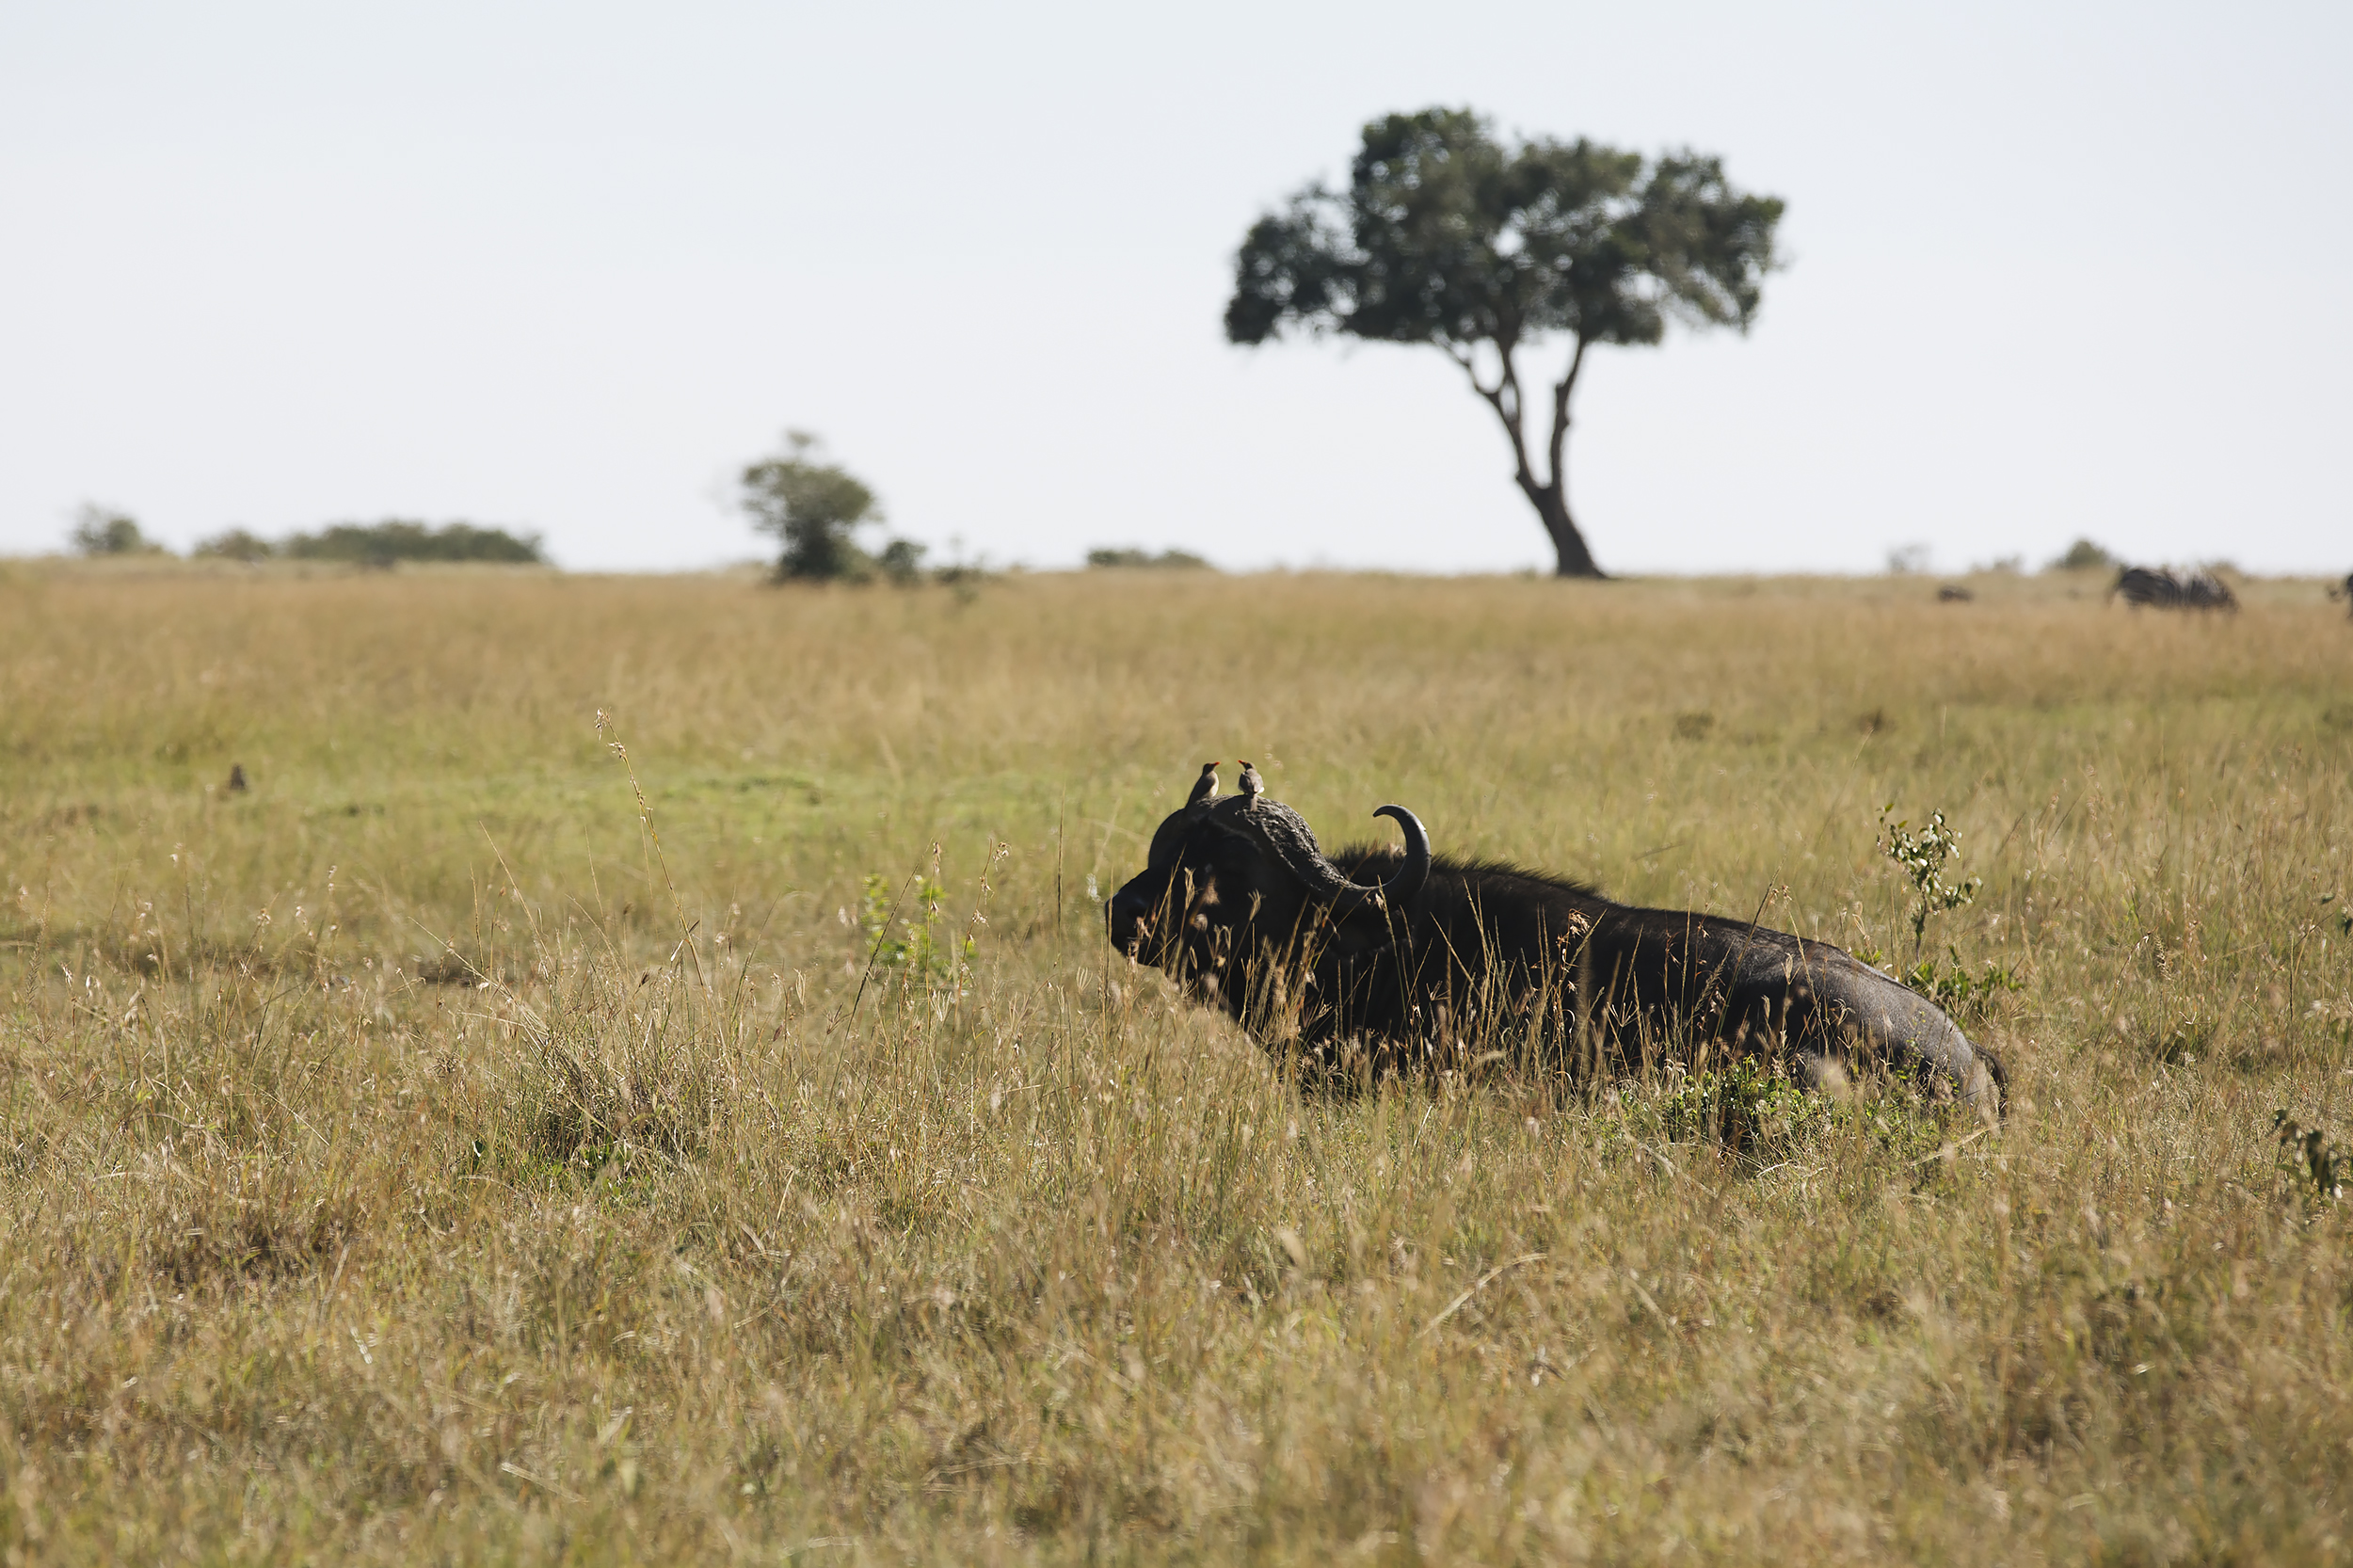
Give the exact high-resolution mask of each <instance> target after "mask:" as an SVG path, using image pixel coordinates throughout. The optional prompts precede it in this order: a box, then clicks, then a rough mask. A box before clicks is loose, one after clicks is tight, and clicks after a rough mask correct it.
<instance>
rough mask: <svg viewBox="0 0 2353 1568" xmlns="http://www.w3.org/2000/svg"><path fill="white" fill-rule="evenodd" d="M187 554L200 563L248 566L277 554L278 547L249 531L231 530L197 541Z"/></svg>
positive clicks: (241, 529)
mask: <svg viewBox="0 0 2353 1568" xmlns="http://www.w3.org/2000/svg"><path fill="white" fill-rule="evenodd" d="M188 553H189V554H190V555H192V556H194V557H195V558H196V559H197V560H200V561H207V560H210V561H243V562H245V563H246V564H248V566H249V565H251V564H252V563H253V562H256V561H266V560H268V559H269V558H270V557H271V556H273V555H275V554H277V553H278V547H277V546H276V545H274V544H272V543H270V542H269V541H268V540H267V539H265V538H263V537H262V536H260V535H258V534H255V533H252V532H250V531H249V530H247V529H243V528H232V529H229V530H227V531H225V532H223V533H219V534H216V535H214V536H212V537H211V538H209V539H200V540H198V541H197V545H196V548H195V549H194V550H192V551H190V552H188Z"/></svg>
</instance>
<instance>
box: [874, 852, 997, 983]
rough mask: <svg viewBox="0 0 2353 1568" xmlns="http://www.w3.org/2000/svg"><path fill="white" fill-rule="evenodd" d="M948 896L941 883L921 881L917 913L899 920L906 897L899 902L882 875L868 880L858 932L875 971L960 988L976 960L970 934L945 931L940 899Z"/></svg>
mask: <svg viewBox="0 0 2353 1568" xmlns="http://www.w3.org/2000/svg"><path fill="white" fill-rule="evenodd" d="M946 896H947V893H946V890H945V889H943V888H941V887H940V885H939V883H938V881H937V879H936V878H935V877H930V876H924V877H919V878H917V879H916V885H915V888H914V889H913V897H914V900H915V909H914V912H913V913H911V914H909V915H907V916H906V917H905V918H904V919H897V918H896V917H897V913H898V909H899V906H900V904H901V903H902V902H904V900H903V899H894V898H892V897H891V893H890V884H889V883H888V882H887V881H885V880H884V879H883V878H881V877H879V876H869V877H868V878H867V879H866V885H865V890H864V893H863V894H862V896H861V897H860V899H859V901H858V921H857V923H858V929H859V930H860V931H861V932H863V933H865V936H866V950H867V961H868V963H870V964H871V965H872V967H873V968H877V969H882V970H886V971H888V972H890V973H894V974H897V975H898V976H900V977H901V978H902V979H903V980H905V981H909V982H913V983H915V984H921V985H926V986H930V985H944V986H950V987H952V986H954V985H956V984H958V982H959V980H960V978H961V976H962V973H963V970H964V968H965V967H966V966H967V965H968V964H969V963H970V962H971V959H972V954H973V951H974V949H973V940H972V936H971V935H970V933H967V934H966V935H965V936H963V937H962V938H958V937H957V936H956V935H955V933H954V932H953V931H952V930H951V929H947V928H946V911H945V910H943V909H942V908H941V907H940V900H941V899H943V898H945V897H946Z"/></svg>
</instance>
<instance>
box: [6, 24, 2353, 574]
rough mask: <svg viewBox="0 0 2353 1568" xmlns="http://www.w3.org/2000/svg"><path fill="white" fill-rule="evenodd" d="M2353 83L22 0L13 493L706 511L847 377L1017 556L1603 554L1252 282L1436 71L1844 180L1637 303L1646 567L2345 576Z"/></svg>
mask: <svg viewBox="0 0 2353 1568" xmlns="http://www.w3.org/2000/svg"><path fill="white" fill-rule="evenodd" d="M2348 83H2353V7H2348V6H2345V5H2344V4H2342V0H2339V3H2337V4H2308V5H2285V4H2281V5H2260V4H2258V5H2240V6H2231V7H2223V6H2213V5H2205V6H2185V5H2169V4H2149V3H2137V4H2130V5H2102V6H2092V5H2082V6H2065V5H2051V4H2031V5H2026V4H2017V5H2009V4H1972V5H1968V6H1952V7H1944V8H1930V7H1918V6H1910V7H1906V6H1888V5H1883V4H1881V5H1859V4H1858V5H1836V4H1802V3H1794V0H1793V3H1789V4H1784V5H1781V6H1774V7H1760V6H1755V5H1729V4H1724V5H1718V4H1690V5H1678V6H1673V7H1657V8H1646V7H1629V6H1624V5H1619V6H1613V7H1607V8H1605V7H1598V6H1580V5H1560V4H1546V5H1526V6H1486V7H1481V6H1469V5H1456V6H1446V7H1438V6H1431V5H1428V4H1417V5H1396V4H1385V3H1371V4H1358V5H1351V6H1347V7H1338V6H1332V7H1321V8H1315V7H1304V6H1301V7H1283V6H1269V5H1265V4H1253V5H1231V4H1213V5H1195V6H1192V7H1185V8H1177V9H1175V10H1172V11H1167V12H1156V13H1154V15H1153V17H1152V18H1150V19H1146V18H1144V15H1143V13H1142V12H1128V11H1126V10H1125V9H1124V8H1112V7H1103V6H1085V7H1078V6H1072V7H1059V8H1057V7H1044V6H1019V7H1010V8H983V7H973V6H968V5H955V6H949V5H932V4H909V5H898V6H864V7H852V6H842V5H828V6H822V7H820V6H792V5H767V6H760V5H723V4H694V3H681V4H673V5H668V6H664V7H637V6H632V7H621V6H614V5H605V4H567V5H552V4H551V5H543V6H523V5H514V4H504V3H500V0H469V3H468V4H464V5H452V4H442V3H438V0H412V3H405V4H402V5H398V6H392V5H331V6H322V5H317V4H302V5H296V4H284V5H264V4H246V3H240V0H224V3H219V4H214V5H209V6H201V7H200V6H190V5H186V4H153V5H131V4H113V3H109V0H88V3H77V4H72V5H58V4H37V3H32V0H0V234H5V244H0V299H4V300H5V305H0V552H11V553H31V552H41V551H47V550H52V549H56V548H57V547H58V546H59V544H60V542H61V541H62V539H63V537H64V536H65V533H66V531H67V529H68V527H69V526H70V520H71V514H72V511H73V509H74V507H75V506H76V505H77V504H80V503H82V502H84V501H86V500H87V501H96V502H99V503H102V504H107V505H111V506H119V507H121V508H123V509H125V510H127V511H129V512H130V513H132V514H133V515H134V516H135V517H136V518H137V519H138V520H139V521H140V523H141V524H142V525H143V526H144V527H145V528H146V529H147V530H148V532H149V533H150V534H151V535H153V536H159V537H161V538H163V539H165V540H166V541H168V542H169V543H171V544H173V545H175V546H178V547H181V548H184V547H186V546H187V545H189V544H191V543H192V542H194V541H195V540H196V539H197V538H199V537H200V536H205V535H208V534H212V533H216V532H217V531H219V530H221V529H223V528H226V527H229V526H232V525H242V526H245V527H248V528H251V529H253V530H255V531H257V532H260V533H263V534H265V535H275V534H282V533H286V532H290V531H292V530H295V529H299V528H312V527H317V526H319V525H321V524H323V523H326V522H329V521H335V520H376V519H378V518H384V517H405V518H421V519H424V520H434V521H440V520H452V519H465V520H472V521H475V522H481V523H488V524H498V525H504V526H509V527H514V528H519V529H536V530H539V531H541V532H543V533H544V534H545V535H546V536H547V539H548V542H549V544H550V547H551V549H552V552H553V554H554V556H555V557H556V559H557V560H558V561H560V562H561V563H562V564H564V565H566V566H568V567H572V568H629V569H635V568H656V569H668V568H696V567H705V566H710V565H713V564H716V563H720V562H725V561H728V560H734V559H742V558H747V557H749V556H752V555H754V554H758V553H762V552H764V551H765V549H766V548H767V547H766V546H765V545H764V544H763V542H762V541H761V540H760V539H759V538H758V537H757V536H754V535H752V534H751V533H750V532H749V531H748V530H747V528H746V527H745V525H744V521H743V520H742V519H741V517H740V515H738V514H736V513H735V512H734V511H733V510H732V508H731V506H730V505H729V504H728V502H729V496H730V494H731V482H732V478H733V475H734V474H735V472H737V471H738V470H740V469H741V467H742V466H743V465H744V463H745V462H747V461H749V460H752V459H754V458H756V457H759V456H763V455H765V454H766V453H768V452H770V451H772V450H774V449H775V448H776V446H777V445H778V443H779V438H780V434H781V432H782V431H783V430H784V429H785V428H786V427H787V426H789V425H790V426H801V427H806V428H808V429H812V430H816V431H819V432H822V433H823V434H824V436H825V437H826V438H827V439H828V440H829V442H830V445H831V448H832V451H833V453H834V455H835V456H837V457H838V458H839V459H840V460H841V461H842V462H844V463H845V464H846V465H848V466H849V467H850V468H851V469H852V470H853V471H854V472H856V473H858V474H859V475H861V476H862V477H864V478H865V479H866V480H867V481H868V482H869V483H871V484H872V486H873V487H874V488H875V489H876V490H877V491H878V492H879V493H880V494H881V495H882V497H883V498H884V501H885V504H886V505H887V507H888V511H889V514H890V519H891V521H892V523H893V525H894V531H896V532H900V533H904V534H907V535H910V536H914V537H917V538H920V539H922V540H925V541H927V542H930V543H931V544H933V545H935V546H936V547H942V548H944V547H946V546H947V544H948V543H949V541H950V540H951V538H952V537H953V538H961V540H962V541H963V547H964V550H965V551H966V552H967V553H968V554H982V555H984V556H985V557H986V558H988V559H989V560H991V561H994V562H997V563H1000V564H1001V563H1008V562H1014V561H1020V562H1025V563H1028V564H1030V565H1032V566H1036V567H1056V566H1068V565H1074V564H1076V563H1077V561H1078V560H1079V559H1080V556H1081V554H1082V553H1083V552H1084V551H1085V550H1086V549H1087V548H1088V547H1089V546H1093V545H1109V544H1137V545H1144V546H1146V547H1149V548H1154V549H1158V548H1161V547H1165V546H1169V545H1177V546H1182V547H1185V548H1189V549H1192V550H1194V551H1197V552H1201V553H1204V554H1207V555H1208V556H1209V557H1210V558H1211V559H1213V560H1214V561H1216V562H1217V563H1219V564H1220V565H1223V566H1226V567H1231V568H1254V567H1265V566H1272V565H1289V566H1293V567H1305V566H1332V567H1347V568H1404V569H1410V570H1417V571H1488V570H1509V569H1515V568H1521V567H1527V566H1538V567H1543V568H1547V569H1548V568H1549V566H1550V564H1551V552H1550V549H1549V546H1548V545H1547V543H1546V541H1545V537H1544V535H1543V532H1542V530H1541V529H1540V528H1539V527H1538V525H1537V522H1536V519H1535V515H1534V513H1533V512H1532V511H1530V510H1529V508H1528V506H1527V504H1526V503H1525V502H1524V501H1522V500H1521V498H1520V496H1519V494H1518V492H1517V491H1516V490H1515V489H1514V488H1513V486H1512V484H1511V481H1510V467H1509V461H1508V457H1507V453H1506V448H1505V445H1504V441H1503V438H1502V436H1501V434H1500V432H1499V430H1498V429H1497V427H1496V424H1495V422H1494V417H1493V415H1492V414H1491V413H1490V412H1489V411H1488V410H1487V408H1485V407H1484V406H1483V405H1481V404H1480V403H1479V402H1477V401H1476V400H1475V399H1474V398H1473V396H1472V395H1471V393H1470V392H1469V391H1468V390H1467V388H1466V387H1465V384H1464V382H1463V379H1462V376H1461V373H1460V372H1459V371H1458V370H1457V369H1455V367H1454V366H1452V365H1451V364H1449V362H1448V361H1447V360H1445V359H1444V358H1442V357H1441V356H1440V355H1439V354H1437V353H1436V352H1435V351H1433V350H1431V349H1428V348H1404V347H1369V346H1356V347H1353V348H1349V347H1344V346H1342V345H1340V344H1333V343H1326V344H1314V343H1286V344H1273V345H1270V346H1268V347H1264V348H1260V349H1257V350H1245V349H1239V348H1234V347H1230V346H1228V345H1227V344H1225V341H1224V337H1223V334H1222V331H1221V328H1220V315H1221V312H1223V310H1224V308H1225V300H1226V297H1227V295H1228V293H1229V290H1230V282H1231V276H1230V268H1231V264H1232V256H1233V251H1234V248H1235V247H1236V246H1237V244H1238V243H1239V242H1240V240H1241V235H1242V232H1243V231H1244V230H1245V229H1246V228H1247V227H1248V225H1249V224H1250V223H1251V221H1252V220H1253V219H1254V218H1256V217H1257V216H1258V215H1259V214H1260V213H1261V212H1262V211H1264V210H1266V209H1267V208H1268V207H1270V206H1272V205H1273V204H1274V203H1276V202H1277V201H1279V200H1281V199H1282V198H1283V197H1284V196H1285V195H1286V194H1287V193H1289V191H1291V190H1292V189H1294V188H1295V187H1297V186H1298V185H1300V184H1303V183H1304V182H1305V181H1306V180H1308V179H1310V178H1314V177H1318V176H1323V177H1340V176H1344V174H1345V172H1346V168H1347V164H1348V159H1349V156H1350V154H1351V152H1353V149H1354V147H1355V145H1356V140H1357V136H1358V132H1359V130H1360V128H1361V126H1362V125H1363V123H1364V121H1366V120H1369V119H1370V118H1372V117H1374V116H1376V115H1379V114H1382V113H1385V112H1386V111H1389V110H1392V109H1411V108H1418V107H1422V106H1425V105H1428V104H1449V105H1454V104H1467V105H1469V106H1472V107H1475V108H1477V109H1480V110H1481V111H1483V112H1485V113H1487V114H1490V115H1492V116H1493V117H1494V118H1495V120H1497V124H1498V126H1499V127H1500V128H1501V129H1504V130H1506V131H1516V132H1522V133H1528V134H1540V135H1550V136H1562V137H1568V136H1578V135H1585V136H1593V137H1595V138H1597V139H1600V140H1604V141H1609V142H1613V143H1617V144H1620V145H1623V146H1626V147H1631V148H1636V149H1640V150H1642V151H1645V152H1657V151H1658V150H1659V149H1660V148H1662V147H1667V146H1683V145H1689V146H1691V147H1695V148H1697V149H1699V150H1701V151H1704V152H1716V153H1720V154H1721V155H1722V156H1723V157H1724V159H1725V160H1726V165H1727V168H1728V170H1729V172H1730V174H1731V176H1732V178H1733V180H1734V181H1735V182H1736V183H1737V184H1739V185H1741V186H1743V187H1744V188H1747V189H1751V190H1756V191H1763V192H1767V193H1770V194H1774V195H1778V196H1781V197H1783V198H1785V200H1787V201H1788V203H1789V208H1788V216H1787V217H1786V218H1785V222H1784V226H1783V231H1782V233H1783V239H1784V241H1785V247H1786V249H1787V252H1788V254H1789V258H1790V264H1789V266H1788V269H1787V270H1786V271H1785V272H1783V273H1781V274H1779V275H1777V276H1776V277H1774V278H1773V279H1772V280H1769V283H1768V285H1767V289H1766V297H1765V307H1764V311H1763V313H1762V316H1761V318H1760V320H1759V322H1758V324H1757V326H1756V328H1755V329H1754V330H1753V332H1752V333H1751V334H1750V335H1748V336H1747V337H1746V338H1742V337H1739V336H1737V335H1726V334H1717V335H1711V336H1708V337H1705V338H1702V337H1694V336H1692V335H1690V334H1688V333H1682V332H1674V333H1671V334H1670V337H1669V340H1668V342H1667V344H1666V345H1665V346H1664V347H1662V348H1654V349H1612V350H1605V351H1601V352H1599V353H1597V354H1596V355H1595V356H1594V358H1593V360H1591V361H1590V362H1589V365H1588V369H1587V373H1586V376H1585V378H1584V384H1583V386H1582V389H1581V391H1580V392H1579V396H1578V404H1577V416H1578V418H1577V429H1576V433H1575V436H1574V437H1573V439H1572V443H1571V457H1570V491H1571V499H1572V504H1574V505H1575V506H1576V507H1577V511H1578V514H1579V518H1580V520H1581V521H1582V522H1583V524H1584V525H1585V529H1586V534H1587V536H1588V538H1589V539H1590V541H1591V543H1592V545H1593V552H1594V553H1595V555H1596V556H1597V557H1598V558H1599V560H1600V561H1601V563H1602V565H1603V566H1604V567H1605V568H1609V569H1613V570H1620V571H1643V572H1654V571H1707V570H1732V569H1766V570H1837V571H1872V570H1878V569H1881V568H1882V567H1883V565H1884V563H1885V561H1886V557H1887V553H1888V552H1889V551H1890V550H1891V549H1893V548H1896V547H1899V546H1904V545H1910V544H1914V543H1920V544H1926V545H1927V546H1929V550H1930V552H1931V553H1930V559H1931V561H1932V563H1933V565H1934V566H1935V567H1936V568H1939V569H1944V570H1956V569H1960V568H1965V567H1967V566H1969V565H1970V564H1972V563H1974V562H1980V561H1990V560H1993V559H1995V558H1998V557H2001V556H2006V555H2011V554H2019V555H2024V556H2025V557H2026V558H2027V560H2028V562H2029V564H2039V563H2040V562H2041V561H2042V560H2043V559H2045V558H2047V557H2048V556H2050V555H2052V554H2055V553H2057V552H2058V551H2059V550H2061V549H2062V548H2063V547H2064V546H2065V545H2066V544H2067V542H2068V541H2069V540H2070V539H2071V538H2073V537H2074V536H2077V535H2079V534H2088V535H2089V536H2092V537H2093V538H2095V539H2098V540H2100V541H2101V542H2103V543H2105V544H2106V545H2107V546H2109V547H2110V548H2111V549H2113V550H2115V551H2117V552H2120V553H2121V554H2124V555H2127V556H2130V557H2133V558H2136V559H2143V560H2152V561H2176V562H2189V561H2200V560H2209V559H2215V558H2227V559H2230V560H2232V561H2234V562H2236V563H2237V564H2239V565H2240V566H2242V567H2244V568H2249V569H2255V570H2266V571H2283V570H2297V571H2329V572H2331V573H2343V572H2344V571H2345V570H2346V569H2348V568H2353V500H2349V499H2348V493H2347V484H2346V479H2345V468H2346V463H2347V459H2346V456H2345V455H2346V453H2347V452H2348V450H2353V438H2349V437H2348V435H2347V430H2348V426H2353V392H2348V390H2347V386H2348V376H2353V371H2348V366H2353V304H2348V297H2347V296H2348V283H2349V282H2353V169H2349V168H2348V160H2349V158H2353V88H2348V86H2347V84H2348ZM1565 352H1566V350H1565V346H1555V347H1552V348H1547V349H1546V350H1545V351H1544V355H1543V358H1542V359H1541V360H1536V361H1534V363H1536V364H1539V365H1543V366H1545V367H1546V368H1549V367H1550V365H1551V362H1552V360H1553V359H1554V357H1555V356H1557V355H1565Z"/></svg>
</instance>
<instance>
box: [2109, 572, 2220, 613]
mask: <svg viewBox="0 0 2353 1568" xmlns="http://www.w3.org/2000/svg"><path fill="white" fill-rule="evenodd" d="M2108 595H2109V597H2110V598H2121V600H2123V601H2124V602H2125V603H2126V604H2129V605H2131V606H2132V607H2133V608H2134V609H2136V610H2137V609H2139V608H2140V607H2141V606H2142V605H2144V604H2145V605H2148V606H2150V607H2152V608H2153V609H2158V610H2236V609H2237V608H2238V596H2237V595H2236V594H2234V593H2233V592H2232V591H2231V585H2230V584H2228V583H2225V582H2223V581H2222V579H2220V578H2219V577H2217V576H2216V575H2215V574H2214V573H2212V572H2210V571H2193V572H2191V573H2190V574H2189V575H2188V576H2186V577H2176V576H2174V575H2173V573H2172V572H2170V571H2168V570H2163V569H2159V570H2155V571H2153V570H2151V569H2150V568H2147V567H2126V568H2124V569H2123V570H2122V571H2121V572H2119V573H2118V574H2117V578H2116V582H2115V584H2113V585H2111V586H2110V587H2109V589H2108Z"/></svg>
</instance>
